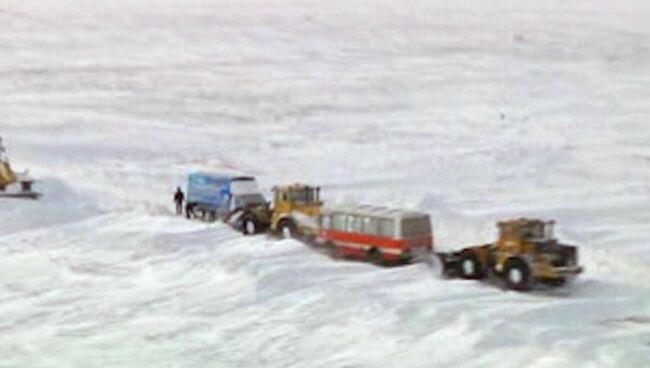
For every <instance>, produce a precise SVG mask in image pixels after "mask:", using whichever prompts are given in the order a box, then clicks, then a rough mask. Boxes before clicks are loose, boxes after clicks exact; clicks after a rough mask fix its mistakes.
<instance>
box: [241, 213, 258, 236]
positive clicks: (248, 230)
mask: <svg viewBox="0 0 650 368" xmlns="http://www.w3.org/2000/svg"><path fill="white" fill-rule="evenodd" d="M258 228H259V225H258V223H257V220H255V218H254V217H252V216H246V217H244V218H243V219H242V220H241V229H242V233H244V235H255V234H256V233H257V229H258Z"/></svg>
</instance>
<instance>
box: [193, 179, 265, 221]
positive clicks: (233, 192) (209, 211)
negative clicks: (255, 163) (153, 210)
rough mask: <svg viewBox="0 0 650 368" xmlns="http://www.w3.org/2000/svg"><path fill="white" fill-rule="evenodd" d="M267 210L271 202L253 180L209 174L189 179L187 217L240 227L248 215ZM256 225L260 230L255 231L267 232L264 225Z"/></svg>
mask: <svg viewBox="0 0 650 368" xmlns="http://www.w3.org/2000/svg"><path fill="white" fill-rule="evenodd" d="M266 207H268V203H267V201H266V199H265V198H264V195H262V193H261V192H260V190H259V188H258V186H257V181H256V180H255V178H254V177H251V176H235V175H227V174H218V173H207V172H194V173H191V174H190V175H189V176H188V181H187V199H186V205H185V213H186V216H187V218H200V219H202V220H205V221H216V220H224V221H226V222H228V223H231V224H232V225H234V226H235V227H240V226H242V224H241V220H242V217H244V216H245V215H246V213H248V212H250V211H255V210H256V209H257V208H266ZM255 225H257V226H256V227H258V229H254V230H255V231H254V232H259V231H262V230H264V229H263V225H264V224H263V223H257V224H255Z"/></svg>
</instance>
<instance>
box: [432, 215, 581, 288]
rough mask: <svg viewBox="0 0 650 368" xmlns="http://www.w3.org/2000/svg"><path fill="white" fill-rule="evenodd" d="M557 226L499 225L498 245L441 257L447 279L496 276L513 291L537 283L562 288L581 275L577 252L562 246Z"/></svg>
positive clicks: (533, 221) (534, 223)
mask: <svg viewBox="0 0 650 368" xmlns="http://www.w3.org/2000/svg"><path fill="white" fill-rule="evenodd" d="M554 225H555V223H554V222H553V221H542V220H538V219H527V218H521V219H516V220H510V221H504V222H499V223H498V224H497V227H498V229H499V238H498V240H497V241H496V242H494V243H490V244H485V245H480V246H473V247H468V248H465V249H462V250H460V251H458V252H454V253H447V254H439V257H440V259H441V261H442V264H443V267H444V273H445V274H446V275H448V276H460V277H462V278H464V279H474V280H479V279H483V278H485V277H487V276H488V274H490V273H493V274H495V275H497V276H499V277H501V278H503V279H504V281H505V283H506V286H507V287H508V288H510V289H513V290H519V291H527V290H531V289H532V288H533V287H534V286H535V284H536V282H542V283H545V284H547V285H551V286H561V285H563V284H564V283H565V282H566V281H567V280H569V279H571V278H573V277H575V276H576V275H578V274H580V273H581V272H582V271H583V269H582V267H581V266H579V265H578V263H577V262H578V249H577V248H576V247H575V246H572V245H566V244H561V243H559V242H558V241H557V240H556V239H555V237H554V234H553V228H554Z"/></svg>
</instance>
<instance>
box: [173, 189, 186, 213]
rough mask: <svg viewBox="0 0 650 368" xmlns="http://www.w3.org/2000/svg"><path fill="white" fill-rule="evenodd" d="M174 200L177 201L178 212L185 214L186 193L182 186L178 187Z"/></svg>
mask: <svg viewBox="0 0 650 368" xmlns="http://www.w3.org/2000/svg"><path fill="white" fill-rule="evenodd" d="M174 202H175V203H176V214H177V215H182V214H183V202H185V193H183V191H182V190H181V187H178V188H176V193H175V194H174Z"/></svg>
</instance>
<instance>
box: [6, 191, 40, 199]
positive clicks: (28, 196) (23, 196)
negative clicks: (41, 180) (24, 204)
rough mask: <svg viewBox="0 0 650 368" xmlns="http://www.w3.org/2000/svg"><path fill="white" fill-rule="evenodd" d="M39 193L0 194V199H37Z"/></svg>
mask: <svg viewBox="0 0 650 368" xmlns="http://www.w3.org/2000/svg"><path fill="white" fill-rule="evenodd" d="M41 195H42V194H41V193H36V192H18V193H7V192H0V198H13V199H39V198H40V197H41Z"/></svg>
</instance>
